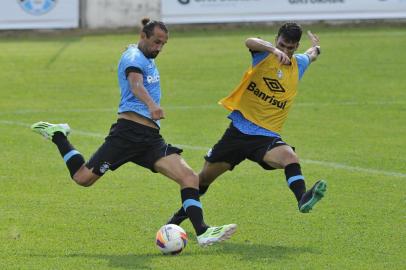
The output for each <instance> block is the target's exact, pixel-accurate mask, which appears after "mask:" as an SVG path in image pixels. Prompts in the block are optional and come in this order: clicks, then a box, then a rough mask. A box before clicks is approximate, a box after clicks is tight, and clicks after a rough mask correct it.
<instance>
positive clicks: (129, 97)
mask: <svg viewBox="0 0 406 270" xmlns="http://www.w3.org/2000/svg"><path fill="white" fill-rule="evenodd" d="M128 68H130V69H134V68H135V69H137V70H140V71H141V72H142V77H143V80H144V87H145V89H146V90H147V91H148V94H149V95H150V96H151V98H152V100H153V101H154V102H155V103H156V104H158V105H159V104H160V100H161V85H160V82H159V72H158V69H157V68H156V66H155V61H154V59H149V58H146V57H145V55H144V54H143V53H142V52H141V51H140V50H139V49H138V47H137V44H131V45H129V46H128V48H127V50H126V51H125V52H124V53H123V54H122V56H121V59H120V63H119V64H118V81H119V84H120V90H121V100H120V104H119V106H118V113H122V112H136V113H138V114H140V115H142V116H145V117H147V118H149V119H151V120H152V118H151V114H150V113H149V110H148V107H147V105H146V104H145V103H144V102H142V101H141V100H139V99H138V98H136V97H135V96H134V94H133V93H132V91H131V86H130V82H129V81H128V80H127V74H126V70H127V69H128ZM153 121H154V122H155V123H156V124H157V125H158V126H159V121H155V120H153Z"/></svg>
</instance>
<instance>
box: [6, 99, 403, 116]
mask: <svg viewBox="0 0 406 270" xmlns="http://www.w3.org/2000/svg"><path fill="white" fill-rule="evenodd" d="M402 104H406V102H401V101H377V102H356V101H347V102H325V103H314V102H302V103H296V104H295V107H312V106H318V107H321V106H324V107H325V106H381V105H402ZM163 108H164V110H165V109H167V110H206V109H222V107H221V105H218V104H211V105H184V106H182V105H180V106H170V105H168V106H163ZM86 112H108V113H116V112H117V109H116V108H93V109H84V108H77V109H64V110H53V109H50V110H30V109H24V110H14V111H3V112H0V115H10V114H18V115H24V114H41V113H60V114H66V113H86Z"/></svg>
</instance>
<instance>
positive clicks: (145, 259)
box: [68, 243, 318, 269]
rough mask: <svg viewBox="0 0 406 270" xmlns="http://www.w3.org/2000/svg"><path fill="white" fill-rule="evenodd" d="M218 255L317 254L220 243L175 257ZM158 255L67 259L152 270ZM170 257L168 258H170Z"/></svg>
mask: <svg viewBox="0 0 406 270" xmlns="http://www.w3.org/2000/svg"><path fill="white" fill-rule="evenodd" d="M219 253H222V254H225V255H233V258H236V259H238V260H241V261H245V262H246V261H251V262H254V263H255V262H257V263H260V262H269V261H277V260H281V259H284V258H288V257H291V256H294V255H298V254H302V253H318V252H317V251H316V250H314V249H312V248H309V247H288V246H271V245H265V244H250V243H246V244H234V243H222V244H219V245H215V246H211V247H207V248H202V249H201V250H199V251H198V252H188V251H187V250H186V251H185V252H184V253H182V254H181V255H179V256H173V258H177V257H190V256H192V257H193V258H196V259H198V258H199V257H205V256H212V255H215V256H217V255H218V254H219ZM162 256H163V255H161V254H160V253H151V254H126V255H108V254H86V253H77V254H71V255H69V256H68V257H83V258H86V259H102V260H107V261H108V264H109V266H110V267H116V268H125V269H152V268H151V261H152V260H154V259H158V258H162ZM170 257H171V256H168V258H170Z"/></svg>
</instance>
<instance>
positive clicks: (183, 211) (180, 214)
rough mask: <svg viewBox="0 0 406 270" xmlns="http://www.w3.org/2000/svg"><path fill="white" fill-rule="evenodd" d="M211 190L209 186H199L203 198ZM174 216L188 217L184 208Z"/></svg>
mask: <svg viewBox="0 0 406 270" xmlns="http://www.w3.org/2000/svg"><path fill="white" fill-rule="evenodd" d="M208 189H209V186H199V197H200V196H203V195H204V194H205V193H206V191H207V190H208ZM174 216H177V217H181V216H187V214H186V211H185V209H184V208H183V207H181V208H179V210H178V211H177V212H176V213H175V214H174Z"/></svg>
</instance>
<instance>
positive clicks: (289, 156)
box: [283, 151, 299, 167]
mask: <svg viewBox="0 0 406 270" xmlns="http://www.w3.org/2000/svg"><path fill="white" fill-rule="evenodd" d="M292 163H299V157H298V156H297V154H296V153H295V152H293V151H286V152H285V153H284V155H283V167H285V166H287V165H289V164H292Z"/></svg>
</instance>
